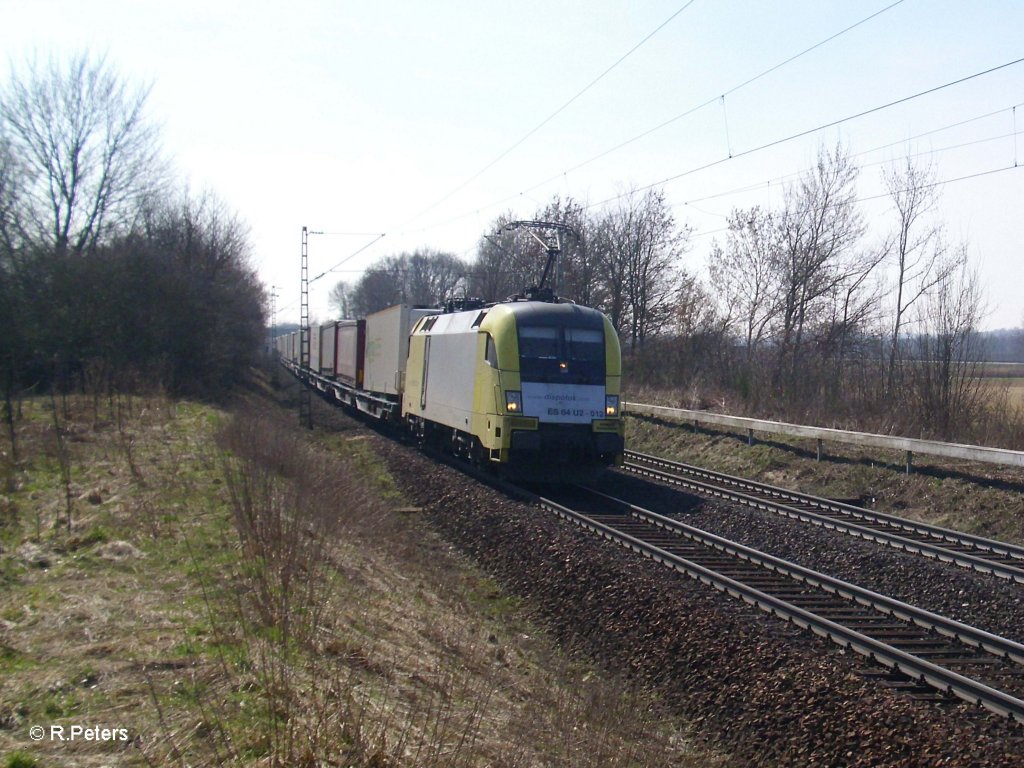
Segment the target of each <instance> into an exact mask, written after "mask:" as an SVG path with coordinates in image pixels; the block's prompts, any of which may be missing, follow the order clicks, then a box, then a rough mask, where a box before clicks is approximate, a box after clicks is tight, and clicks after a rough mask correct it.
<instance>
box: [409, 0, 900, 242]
mask: <svg viewBox="0 0 1024 768" xmlns="http://www.w3.org/2000/svg"><path fill="white" fill-rule="evenodd" d="M695 1H696V0H688V2H686V3H684V4H683V6H682V7H681V8H679V10H677V11H676V12H675V13H673V14H672V15H671V16H669V17H668V18H667V19H665V21H663V22H662V23H661V24H659V25H658V26H657V27H656V28H655V29H654V31H652V32H651V33H650V34H648V35H647V36H646V37H645V38H644V39H643V40H641V41H640V42H639V43H637V44H636V45H634V46H633V47H632V48H630V49H629V50H628V51H626V53H624V54H623V55H622V56H620V57H619V58H618V59H617V60H616V61H615V63H614V64H612V65H611V66H610V67H608V68H607V69H606V70H605V71H604V72H602V73H601V74H600V75H598V76H597V77H595V78H594V79H593V80H591V81H590V82H589V83H587V84H586V85H585V86H584V87H583V88H582V89H581V90H580V91H578V92H577V93H576V95H575V96H573V97H572V98H571V99H569V100H568V101H567V102H565V103H564V104H563V105H562V106H560V107H559V108H558V109H556V110H555V111H554V112H552V113H551V114H550V115H548V116H547V117H545V118H544V119H543V120H541V121H540V122H539V123H538V124H537V125H536V126H534V127H533V128H532V129H531V130H529V131H528V132H527V133H526V135H525V136H523V137H522V138H521V139H519V140H518V141H516V142H515V143H514V144H512V146H510V147H509V148H508V149H506V150H505V151H504V152H502V153H501V154H500V155H498V156H497V157H496V158H494V159H493V160H492V161H491V162H489V163H488V164H487V165H485V166H484V167H483V168H481V169H480V170H479V171H477V172H476V173H474V174H473V175H472V176H470V177H469V178H468V179H467V180H466V181H464V182H462V184H460V185H459V186H457V187H456V188H455V189H453V190H452V191H451V192H449V193H448V194H446V195H445V196H444V197H442V198H441V199H439V200H437V201H436V202H434V203H431V204H430V205H429V206H428V207H427V208H425V209H424V210H422V211H420V212H419V213H417V214H416V215H415V216H413V217H412V218H411V219H410V220H409V222H406V224H403V225H402V227H400V229H404V228H405V227H406V226H407V225H408V224H409V223H410V222H412V221H415V220H416V219H418V218H420V217H421V216H423V215H424V214H427V213H429V212H430V211H432V210H434V208H436V207H437V206H439V205H441V203H443V202H445V201H446V200H448V199H449V198H451V197H452V196H453V195H455V194H457V193H459V192H461V191H462V190H463V189H465V188H466V187H467V186H469V185H470V184H472V183H473V182H474V181H476V180H477V179H478V178H480V177H481V176H482V175H483V174H484V173H486V172H487V171H489V170H490V169H491V168H493V167H494V166H495V165H497V164H498V163H499V162H501V161H502V160H504V159H505V158H506V157H507V156H508V155H510V154H511V153H512V152H513V151H514V150H515V149H516V148H517V147H519V146H520V145H521V144H522V143H523V142H525V141H526V140H527V139H529V138H530V137H531V136H533V135H534V134H535V133H537V131H539V130H540V129H541V128H543V127H544V126H545V125H547V124H548V123H550V122H551V121H552V120H554V119H555V118H556V117H557V116H558V115H560V114H561V113H562V112H564V111H565V110H566V109H567V108H568V107H569V105H571V104H572V103H573V102H574V101H576V100H577V99H578V98H579V97H580V96H582V95H583V94H585V93H586V92H587V91H589V90H590V89H591V88H593V87H594V86H595V85H597V84H598V83H599V82H600V81H601V80H603V79H604V78H605V77H606V76H607V75H608V74H609V73H610V72H611V71H612V70H613V69H615V68H616V67H617V66H619V65H620V64H621V63H622V62H624V61H625V60H626V59H627V58H629V57H630V56H631V55H633V54H634V53H635V52H636V51H637V50H638V49H639V48H640V47H641V46H642V45H644V43H646V42H647V41H648V40H650V39H651V38H652V37H654V36H655V35H656V34H658V32H660V31H661V30H662V29H664V28H665V27H666V26H667V25H668V24H669V22H671V21H672V20H673V19H675V18H676V17H677V16H678V15H679V14H681V13H682V12H683V11H685V10H686V9H687V8H689V7H690V6H691V5H693V4H694V2H695ZM901 1H902V0H901Z"/></svg>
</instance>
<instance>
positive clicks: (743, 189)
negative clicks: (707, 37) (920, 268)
mask: <svg viewBox="0 0 1024 768" xmlns="http://www.w3.org/2000/svg"><path fill="white" fill-rule="evenodd" d="M1019 106H1021V105H1020V104H1018V105H1016V106H1013V107H1005V108H1003V109H997V110H995V111H993V112H987V113H985V114H983V115H978V116H976V117H972V118H968V119H967V120H961V121H959V122H956V123H951V124H949V125H945V126H942V127H941V128H934V129H932V130H929V131H924V132H923V133H919V134H916V135H914V136H910V137H908V138H906V139H901V140H900V141H894V142H889V143H888V144H882V145H880V146H877V147H872V148H871V149H865V150H862V151H860V152H856V153H854V154H853V155H851V157H863V156H864V155H870V154H872V153H875V152H880V151H881V150H883V149H889V148H890V147H895V146H898V145H900V144H907V143H909V142H911V141H916V140H917V139H921V138H924V137H925V136H931V135H933V134H936V133H941V132H942V131H947V130H951V129H953V128H959V127H961V126H964V125H967V124H968V123H972V122H976V121H978V120H984V119H985V118H988V117H992V116H994V115H998V114H1001V113H1003V112H1010V111H1011V110H1014V109H1016V108H1017V107H1019ZM1017 135H1019V132H1017V131H1012V132H1010V133H1003V134H999V135H997V136H987V137H985V138H982V139H974V140H971V141H965V142H961V143H959V144H953V145H949V146H945V147H938V148H936V149H930V150H928V151H927V152H918V153H915V154H912V155H908V157H920V156H921V155H925V154H937V153H940V152H948V151H950V150H954V149H962V148H964V147H969V146H974V145H977V144H984V143H987V142H992V141H999V140H1000V139H1008V138H1011V137H1012V138H1015V137H1016V136H1017ZM887 162H889V161H888V160H881V161H878V162H874V163H868V164H866V165H862V166H860V167H861V168H868V167H871V166H874V165H884V164H885V163H887ZM808 170H809V169H807V168H804V169H803V170H800V171H795V172H793V173H787V174H785V175H784V176H776V177H774V178H772V179H768V180H766V181H759V182H756V183H754V184H747V185H745V186H742V187H734V188H732V189H727V190H724V191H722V192H715V193H713V194H709V195H702V196H701V197H694V198H690V199H689V200H684V201H683V202H681V203H675V204H673V206H672V207H674V208H678V207H679V206H681V205H691V204H693V203H700V202H704V201H706V200H715V199H718V198H722V197H729V196H731V195H736V194H742V193H743V192H752V191H754V190H757V189H761V188H762V187H769V186H771V185H772V184H781V183H782V182H785V181H788V180H790V179H794V178H797V177H799V176H800V175H801V174H803V173H806V172H807V171H808ZM710 215H718V214H710Z"/></svg>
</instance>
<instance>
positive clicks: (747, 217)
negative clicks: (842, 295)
mask: <svg viewBox="0 0 1024 768" xmlns="http://www.w3.org/2000/svg"><path fill="white" fill-rule="evenodd" d="M781 253H782V242H781V240H780V238H779V228H778V225H777V222H776V219H775V216H774V215H773V214H772V213H771V211H766V210H764V209H762V208H760V207H758V206H755V207H754V208H751V209H750V210H746V211H741V210H734V211H733V212H732V214H731V215H730V217H729V234H728V235H727V236H726V243H725V247H724V248H723V247H722V246H720V245H719V244H718V243H717V242H716V243H715V244H714V245H713V246H712V251H711V259H710V262H709V267H708V272H709V274H710V276H711V283H712V285H714V286H715V289H716V290H717V292H718V297H719V300H720V303H721V305H722V311H723V313H724V319H725V322H726V325H727V327H729V328H730V329H732V330H735V331H738V332H739V333H740V334H741V335H742V337H743V340H744V346H745V350H746V357H747V361H748V362H750V361H751V360H752V359H753V356H754V352H755V350H756V348H757V347H758V346H759V345H760V344H761V342H762V341H763V340H764V338H765V335H766V333H767V330H768V328H769V326H770V325H771V323H772V322H773V321H774V320H775V316H776V314H777V313H778V311H779V298H778V294H779V280H778V277H779V274H778V266H779V264H780V262H781V258H782V256H781Z"/></svg>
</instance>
